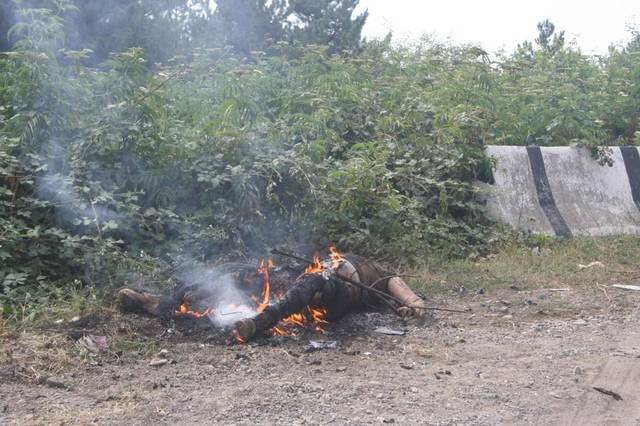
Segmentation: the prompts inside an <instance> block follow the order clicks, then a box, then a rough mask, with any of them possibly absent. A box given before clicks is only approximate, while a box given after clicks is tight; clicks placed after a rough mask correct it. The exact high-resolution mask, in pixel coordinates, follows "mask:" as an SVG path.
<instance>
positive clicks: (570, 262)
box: [411, 236, 640, 293]
mask: <svg viewBox="0 0 640 426" xmlns="http://www.w3.org/2000/svg"><path fill="white" fill-rule="evenodd" d="M528 243H529V244H524V245H523V244H516V243H511V244H508V245H506V246H505V247H503V248H502V249H501V250H500V251H499V252H498V253H495V254H492V255H489V256H487V257H485V258H481V259H478V260H473V261H472V260H450V261H448V260H442V259H440V260H436V261H434V262H433V263H432V264H431V265H430V267H428V268H425V269H421V270H418V271H417V272H416V274H417V275H418V276H419V278H416V279H414V280H412V282H411V283H412V284H413V286H414V287H415V288H417V289H419V290H424V291H427V292H431V293H434V292H435V293H439V292H443V291H447V290H449V289H451V288H455V287H458V286H464V287H466V288H467V289H474V288H480V287H482V288H485V289H497V288H501V287H509V286H512V285H517V286H518V287H520V288H523V289H526V288H536V287H561V286H574V285H582V284H594V283H615V282H630V281H633V280H635V281H636V282H637V281H640V237H639V236H617V237H597V238H596V237H574V238H570V239H565V240H553V239H550V238H535V239H529V241H528ZM532 243H533V244H532ZM595 261H598V262H601V263H602V264H603V265H604V267H601V266H593V267H591V268H586V269H582V270H581V269H580V268H579V266H578V265H579V264H583V265H587V264H589V263H591V262H595Z"/></svg>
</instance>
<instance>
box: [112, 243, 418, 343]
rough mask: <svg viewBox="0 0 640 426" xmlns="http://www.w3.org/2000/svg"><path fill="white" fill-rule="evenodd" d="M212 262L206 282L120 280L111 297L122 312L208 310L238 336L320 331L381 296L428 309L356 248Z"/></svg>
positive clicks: (410, 311) (397, 305)
mask: <svg viewBox="0 0 640 426" xmlns="http://www.w3.org/2000/svg"><path fill="white" fill-rule="evenodd" d="M215 269H216V270H215V274H214V275H213V276H215V278H214V279H213V280H212V282H211V283H207V285H201V284H195V285H194V284H190V285H184V284H183V285H179V286H177V287H176V288H175V289H174V290H173V292H172V294H171V295H169V296H160V295H154V294H151V293H145V292H139V291H135V290H132V289H129V288H124V289H121V290H120V291H119V292H118V301H119V303H120V306H121V308H122V309H123V310H124V311H128V312H138V313H144V314H148V315H152V316H158V317H169V316H181V315H186V316H191V317H194V318H205V317H206V318H209V319H210V320H211V321H212V322H213V324H214V325H215V326H217V327H220V328H225V329H228V330H229V331H230V333H231V335H232V336H233V337H234V339H235V340H236V341H237V342H246V341H248V340H250V339H251V338H253V337H254V336H256V335H262V334H265V333H267V334H269V333H271V334H273V335H285V334H294V333H295V328H296V327H311V328H313V329H315V330H316V331H317V332H320V333H322V332H324V330H323V324H325V323H327V322H328V321H335V320H337V319H339V318H340V317H342V316H344V315H345V314H346V313H348V312H350V311H353V310H356V309H361V308H363V307H365V308H366V307H374V306H378V305H381V304H384V305H386V306H388V307H390V308H391V309H392V310H393V311H394V312H395V313H397V314H399V315H402V316H417V317H422V316H424V315H425V313H426V312H427V306H426V304H425V302H424V300H422V299H421V298H420V297H418V296H417V295H416V294H415V293H414V292H413V291H412V290H411V289H410V288H409V286H408V285H407V284H406V283H405V282H404V280H402V278H401V277H400V276H398V275H397V274H393V273H389V272H388V271H385V270H384V268H382V267H381V266H380V265H379V264H377V263H376V262H373V261H371V260H368V259H365V258H363V257H360V256H358V255H354V254H345V255H341V254H340V253H338V251H337V250H336V249H335V248H334V247H331V248H330V249H329V256H328V257H327V258H325V259H320V257H319V256H314V258H313V260H312V261H311V262H310V264H309V265H306V266H304V265H302V266H296V265H288V264H287V265H284V266H276V265H274V263H273V261H272V260H271V259H269V260H265V261H262V262H260V265H259V266H258V267H257V268H256V267H255V266H254V265H247V264H225V265H221V266H219V267H217V268H215ZM231 288H232V289H233V291H230V289H231Z"/></svg>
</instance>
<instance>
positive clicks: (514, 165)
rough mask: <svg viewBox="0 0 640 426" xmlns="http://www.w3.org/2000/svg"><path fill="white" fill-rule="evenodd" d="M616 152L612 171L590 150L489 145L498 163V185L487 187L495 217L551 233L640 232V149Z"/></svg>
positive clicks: (614, 152) (615, 148) (528, 228)
mask: <svg viewBox="0 0 640 426" xmlns="http://www.w3.org/2000/svg"><path fill="white" fill-rule="evenodd" d="M612 150H613V160H614V164H613V167H608V166H600V165H599V164H598V163H597V162H596V161H594V160H593V159H592V158H591V154H590V152H589V150H587V149H584V148H573V147H547V148H537V147H510V146H488V147H487V154H488V155H489V156H491V157H493V158H494V159H495V160H496V163H497V164H496V168H495V170H494V178H495V184H494V185H482V188H483V189H484V190H485V191H486V194H487V209H488V212H489V215H490V216H491V217H493V218H494V219H496V220H498V221H502V222H506V223H508V224H510V225H511V226H513V227H514V228H516V229H522V230H529V231H532V232H537V233H543V234H548V235H561V236H565V235H615V234H629V233H635V234H640V199H639V198H640V170H639V169H640V155H638V148H632V147H625V148H622V150H621V149H620V148H618V147H614V148H612ZM623 154H624V155H623Z"/></svg>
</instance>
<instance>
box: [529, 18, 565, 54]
mask: <svg viewBox="0 0 640 426" xmlns="http://www.w3.org/2000/svg"><path fill="white" fill-rule="evenodd" d="M555 30H556V27H555V25H553V23H552V22H551V21H549V20H548V19H545V20H544V21H542V22H538V37H536V39H535V41H536V43H537V44H538V46H540V48H542V50H543V51H545V52H549V53H551V54H553V53H555V52H557V51H558V50H560V49H562V47H564V31H560V32H559V33H556V32H555Z"/></svg>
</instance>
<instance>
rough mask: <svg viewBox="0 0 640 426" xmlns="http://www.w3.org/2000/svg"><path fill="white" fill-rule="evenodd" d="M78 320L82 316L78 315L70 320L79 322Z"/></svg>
mask: <svg viewBox="0 0 640 426" xmlns="http://www.w3.org/2000/svg"><path fill="white" fill-rule="evenodd" d="M78 321H80V317H79V316H77V315H76V316H75V317H73V318H71V319H70V320H69V322H78Z"/></svg>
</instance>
